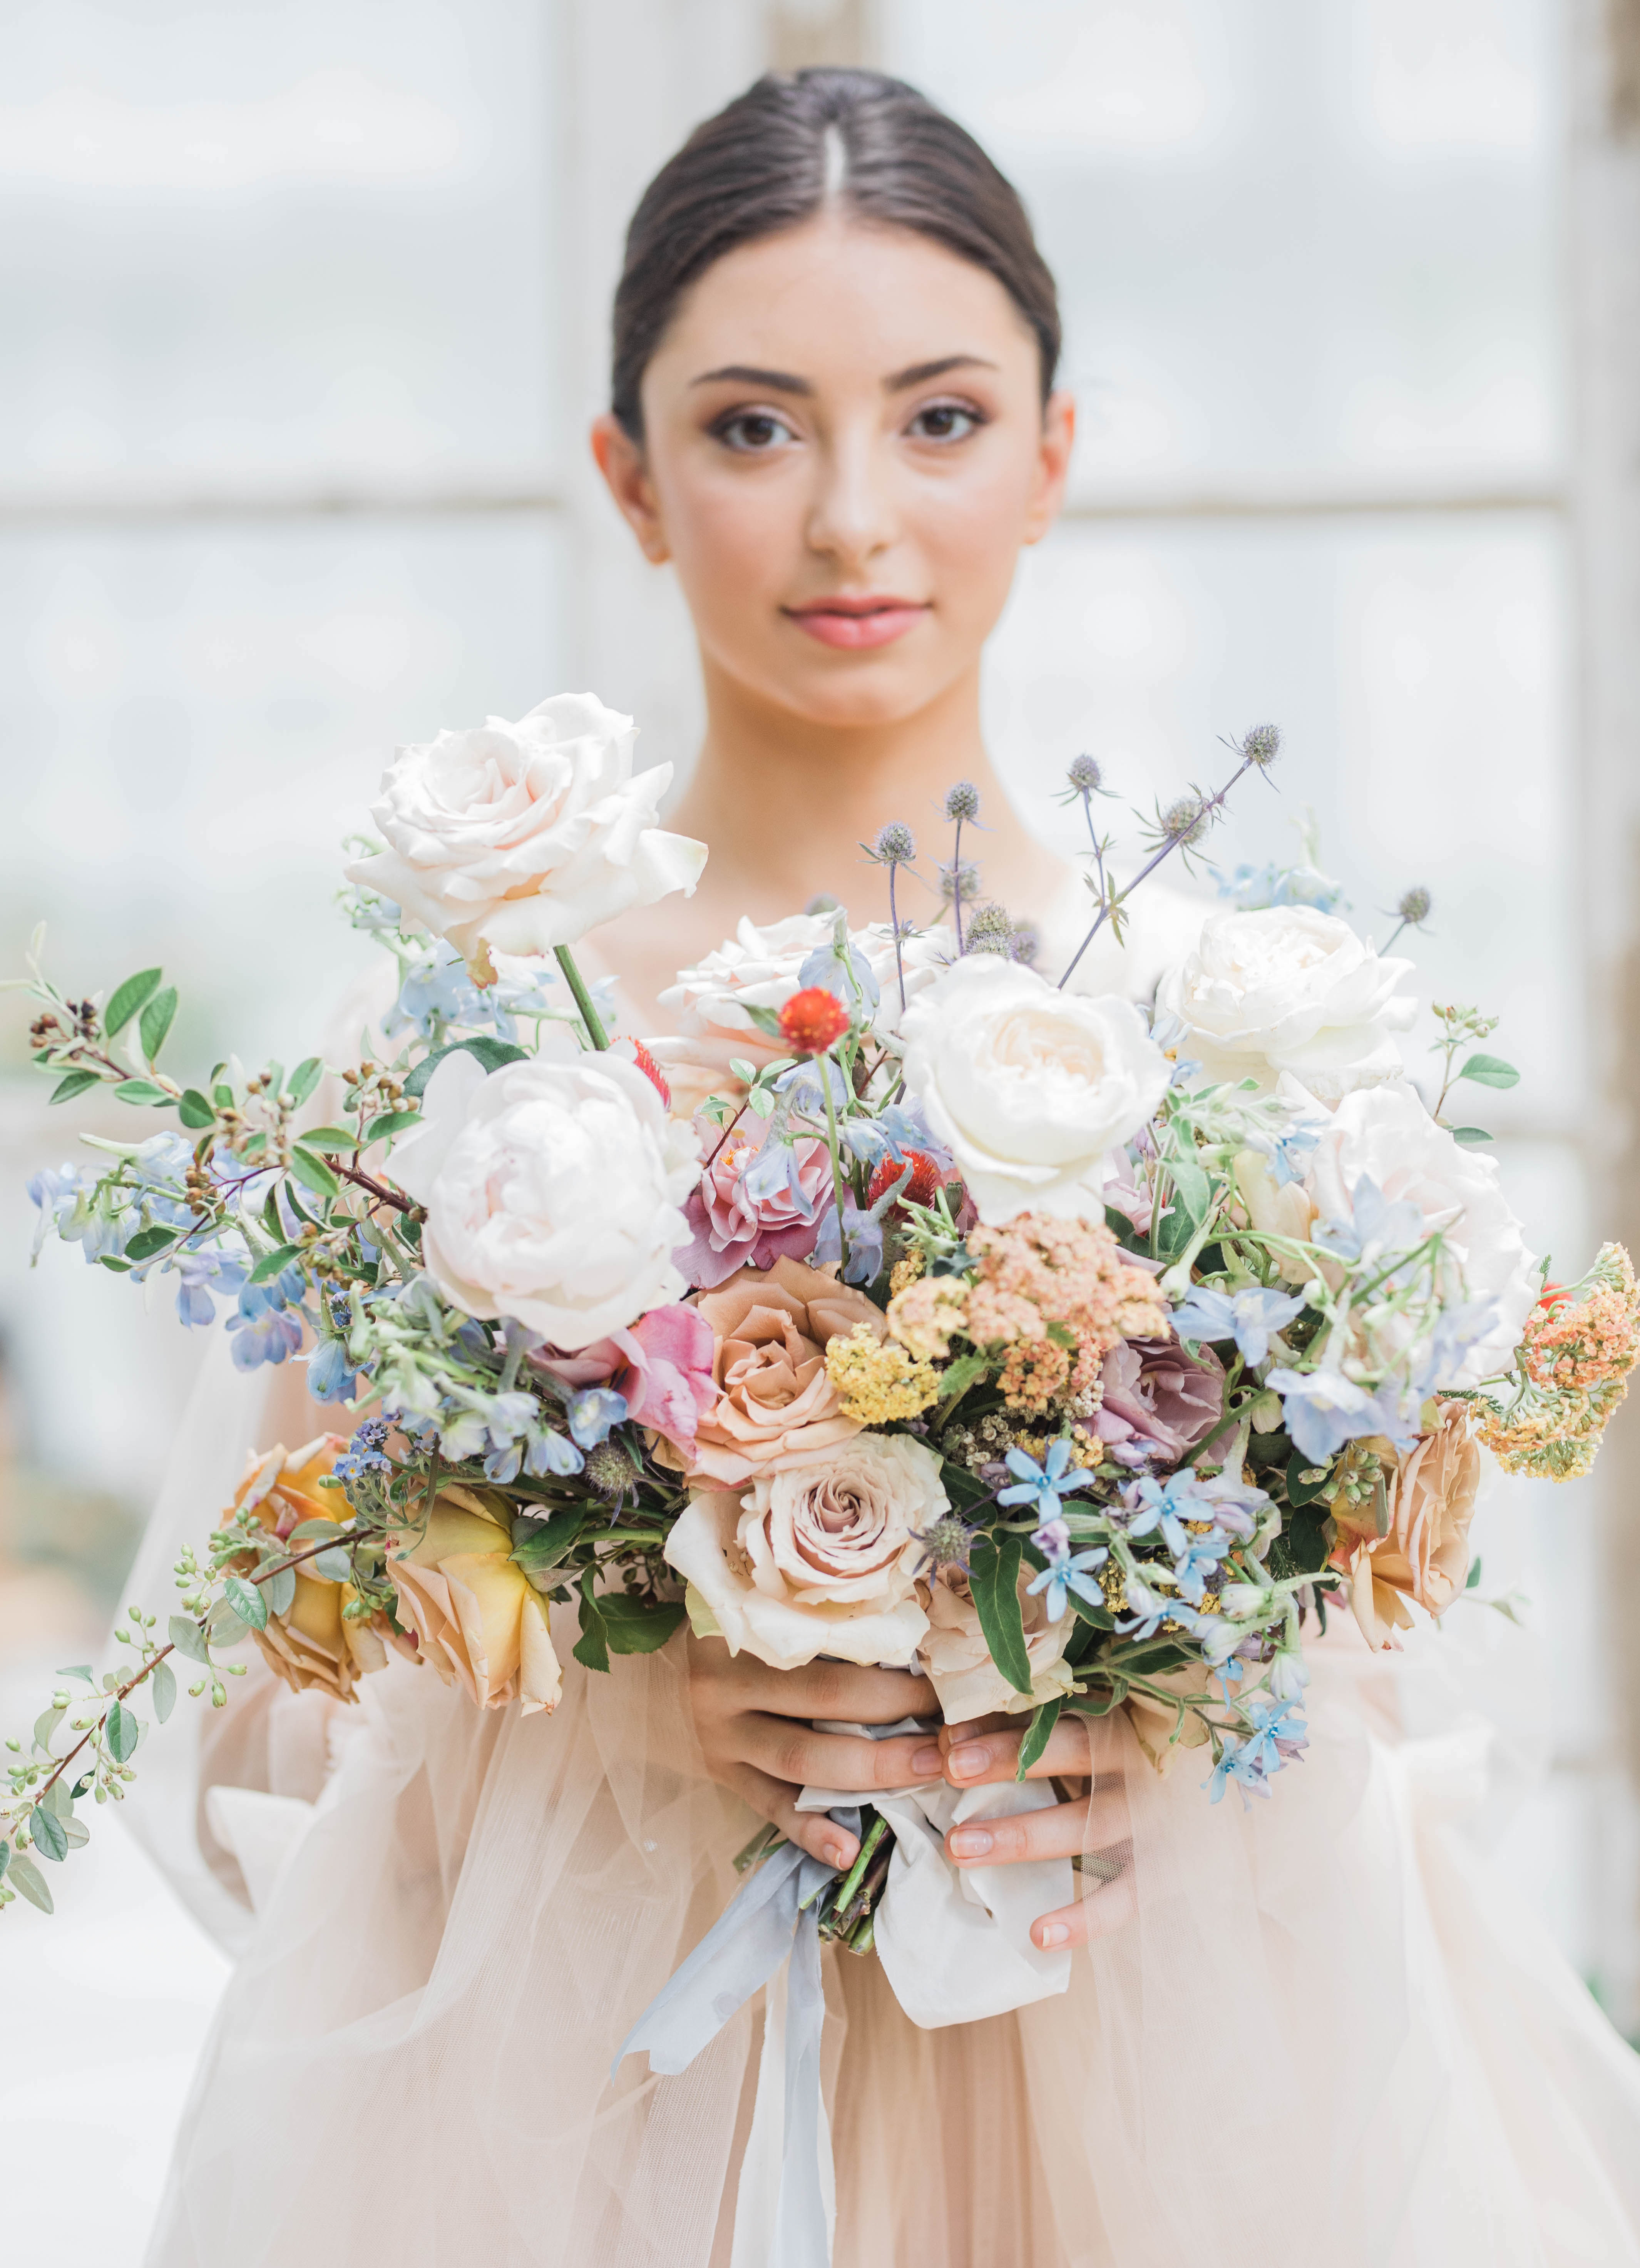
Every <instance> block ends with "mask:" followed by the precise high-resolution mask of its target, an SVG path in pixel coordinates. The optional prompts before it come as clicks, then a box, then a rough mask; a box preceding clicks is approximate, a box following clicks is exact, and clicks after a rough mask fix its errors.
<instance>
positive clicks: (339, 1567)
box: [307, 1543, 353, 1583]
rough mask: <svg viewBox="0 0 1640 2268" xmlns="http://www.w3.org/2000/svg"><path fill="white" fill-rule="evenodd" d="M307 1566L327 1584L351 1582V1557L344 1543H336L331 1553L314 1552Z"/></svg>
mask: <svg viewBox="0 0 1640 2268" xmlns="http://www.w3.org/2000/svg"><path fill="white" fill-rule="evenodd" d="M307 1565H309V1566H310V1567H311V1568H312V1569H313V1571H314V1574H315V1575H322V1576H323V1577H324V1579H325V1580H326V1582H327V1583H351V1581H352V1580H353V1556H352V1553H351V1550H350V1549H349V1547H348V1546H347V1544H345V1543H338V1544H337V1545H336V1549H335V1550H333V1551H315V1552H314V1556H313V1557H312V1558H311V1559H310V1560H309V1561H308V1562H307Z"/></svg>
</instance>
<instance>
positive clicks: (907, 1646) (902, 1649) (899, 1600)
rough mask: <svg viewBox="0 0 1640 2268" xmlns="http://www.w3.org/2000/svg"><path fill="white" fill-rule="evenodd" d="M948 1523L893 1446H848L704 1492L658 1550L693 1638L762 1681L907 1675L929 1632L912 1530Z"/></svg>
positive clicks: (899, 1442)
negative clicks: (777, 1675) (758, 1666)
mask: <svg viewBox="0 0 1640 2268" xmlns="http://www.w3.org/2000/svg"><path fill="white" fill-rule="evenodd" d="M948 1510H949V1504H948V1501H947V1499H946V1494H945V1491H944V1489H943V1488H942V1485H941V1483H940V1461H939V1459H938V1458H937V1457H936V1456H935V1455H934V1454H933V1452H932V1451H931V1450H928V1449H926V1448H925V1447H923V1445H922V1443H921V1442H920V1441H916V1440H912V1439H911V1437H910V1436H909V1435H908V1434H905V1433H861V1434H857V1435H856V1436H855V1438H854V1439H853V1440H852V1441H846V1442H843V1443H842V1444H841V1445H839V1446H838V1447H835V1448H830V1449H824V1450H821V1451H819V1452H817V1453H816V1455H815V1456H814V1457H813V1458H812V1459H811V1460H810V1462H809V1463H807V1464H802V1465H797V1466H794V1467H793V1468H791V1469H787V1470H786V1471H782V1472H767V1473H759V1474H758V1475H757V1478H756V1479H755V1480H754V1481H753V1482H752V1483H751V1484H750V1487H748V1488H746V1489H744V1490H738V1489H705V1490H701V1491H698V1493H697V1494H696V1495H694V1496H692V1497H691V1499H690V1501H689V1503H688V1504H687V1505H686V1506H684V1508H683V1513H682V1514H681V1515H680V1516H679V1518H678V1520H677V1521H676V1524H675V1525H674V1527H673V1528H672V1532H671V1534H670V1535H669V1536H668V1537H667V1540H666V1547H665V1551H664V1555H663V1556H664V1557H665V1559H666V1562H667V1565H669V1567H672V1568H675V1569H676V1572H678V1573H679V1574H680V1575H681V1576H682V1577H683V1580H684V1581H685V1582H686V1583H687V1584H688V1586H689V1603H690V1614H691V1620H692V1621H693V1623H694V1625H695V1628H696V1630H697V1631H699V1632H703V1633H704V1632H709V1631H717V1632H718V1633H719V1634H720V1636H722V1637H723V1638H727V1639H728V1646H729V1651H730V1653H740V1652H741V1651H742V1648H743V1649H744V1650H745V1651H746V1652H747V1653H750V1654H754V1655H755V1656H756V1657H757V1660H758V1661H766V1662H768V1663H769V1664H770V1666H771V1667H772V1668H775V1669H800V1668H802V1665H803V1664H804V1663H805V1662H807V1661H815V1660H816V1657H817V1656H818V1655H820V1654H823V1653H824V1654H829V1655H831V1657H832V1658H833V1659H834V1660H836V1661H854V1662H860V1663H861V1664H870V1663H873V1662H880V1663H882V1664H883V1665H884V1666H885V1667H887V1668H896V1669H903V1668H906V1667H907V1666H908V1665H909V1664H910V1662H911V1661H912V1657H913V1656H914V1654H915V1653H916V1651H917V1647H918V1645H919V1643H920V1640H921V1638H922V1637H923V1635H924V1633H925V1632H926V1631H927V1627H928V1617H927V1615H926V1614H925V1613H924V1612H923V1610H922V1608H921V1607H920V1604H919V1603H918V1599H917V1565H918V1562H919V1561H920V1558H921V1557H922V1556H923V1550H922V1545H921V1543H920V1541H919V1540H918V1535H917V1532H916V1531H918V1530H919V1529H922V1528H927V1527H929V1526H930V1525H931V1524H932V1522H933V1521H936V1520H938V1519H939V1518H940V1516H941V1515H942V1513H945V1512H947V1511H948Z"/></svg>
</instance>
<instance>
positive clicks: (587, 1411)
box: [567, 1386, 626, 1449]
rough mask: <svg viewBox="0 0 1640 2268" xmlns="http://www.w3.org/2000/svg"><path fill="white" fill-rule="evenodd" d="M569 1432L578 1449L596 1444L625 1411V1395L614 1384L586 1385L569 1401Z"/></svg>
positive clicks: (607, 1437) (606, 1434)
mask: <svg viewBox="0 0 1640 2268" xmlns="http://www.w3.org/2000/svg"><path fill="white" fill-rule="evenodd" d="M567 1406H568V1410H569V1421H570V1433H571V1436H572V1438H573V1440H574V1443H575V1446H576V1447H577V1448H579V1449H594V1448H596V1447H597V1445H598V1443H599V1442H600V1441H604V1440H608V1439H609V1429H610V1427H611V1426H612V1425H619V1424H620V1423H621V1421H622V1419H623V1418H624V1417H625V1415H626V1396H625V1395H624V1394H617V1392H616V1391H615V1388H613V1387H612V1386H584V1387H582V1388H581V1389H580V1392H579V1393H576V1394H572V1395H570V1397H569V1403H568V1405H567Z"/></svg>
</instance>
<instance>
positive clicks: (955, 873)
mask: <svg viewBox="0 0 1640 2268" xmlns="http://www.w3.org/2000/svg"><path fill="white" fill-rule="evenodd" d="M889 902H890V906H891V905H892V903H893V899H892V896H890V901H889ZM951 918H952V920H953V921H954V922H955V923H956V924H957V958H958V960H960V959H961V958H962V951H963V822H962V818H961V815H960V814H959V815H958V818H957V843H956V848H955V849H954V850H953V851H952V853H951ZM900 1006H901V1007H902V1008H903V1007H904V1006H905V979H904V977H902V978H901V980H900Z"/></svg>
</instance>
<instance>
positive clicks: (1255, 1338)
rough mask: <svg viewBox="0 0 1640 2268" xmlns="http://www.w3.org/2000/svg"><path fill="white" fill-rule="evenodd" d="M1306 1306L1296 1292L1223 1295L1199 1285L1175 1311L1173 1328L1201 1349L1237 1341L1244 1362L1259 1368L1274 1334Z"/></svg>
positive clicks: (1180, 1335) (1249, 1291)
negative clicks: (1213, 1343)
mask: <svg viewBox="0 0 1640 2268" xmlns="http://www.w3.org/2000/svg"><path fill="white" fill-rule="evenodd" d="M1303 1309H1304V1299H1303V1296H1302V1294H1301V1293H1299V1292H1272V1291H1262V1290H1259V1289H1256V1288H1254V1289H1251V1290H1246V1291H1241V1292H1220V1291H1215V1289H1214V1288H1213V1287H1212V1286H1211V1285H1206V1284H1198V1285H1193V1287H1192V1290H1191V1292H1190V1296H1189V1297H1188V1299H1186V1300H1185V1301H1184V1302H1183V1303H1182V1304H1181V1305H1180V1306H1178V1307H1175V1308H1174V1310H1173V1318H1172V1321H1173V1329H1174V1330H1175V1332H1176V1333H1177V1334H1178V1337H1180V1338H1181V1339H1188V1340H1190V1341H1192V1342H1193V1344H1196V1345H1198V1346H1199V1345H1200V1344H1202V1343H1203V1342H1204V1341H1207V1342H1209V1343H1211V1342H1217V1341H1222V1340H1224V1339H1234V1340H1235V1342H1236V1348H1237V1353H1239V1355H1240V1356H1241V1359H1242V1360H1243V1361H1244V1362H1245V1363H1248V1364H1250V1365H1253V1366H1256V1365H1258V1364H1259V1363H1261V1362H1263V1361H1265V1360H1266V1359H1267V1358H1268V1355H1269V1351H1270V1334H1271V1332H1272V1331H1280V1330H1285V1329H1286V1328H1287V1326H1288V1324H1289V1323H1290V1322H1292V1320H1293V1318H1294V1317H1295V1316H1296V1315H1297V1314H1301V1313H1302V1312H1303Z"/></svg>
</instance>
